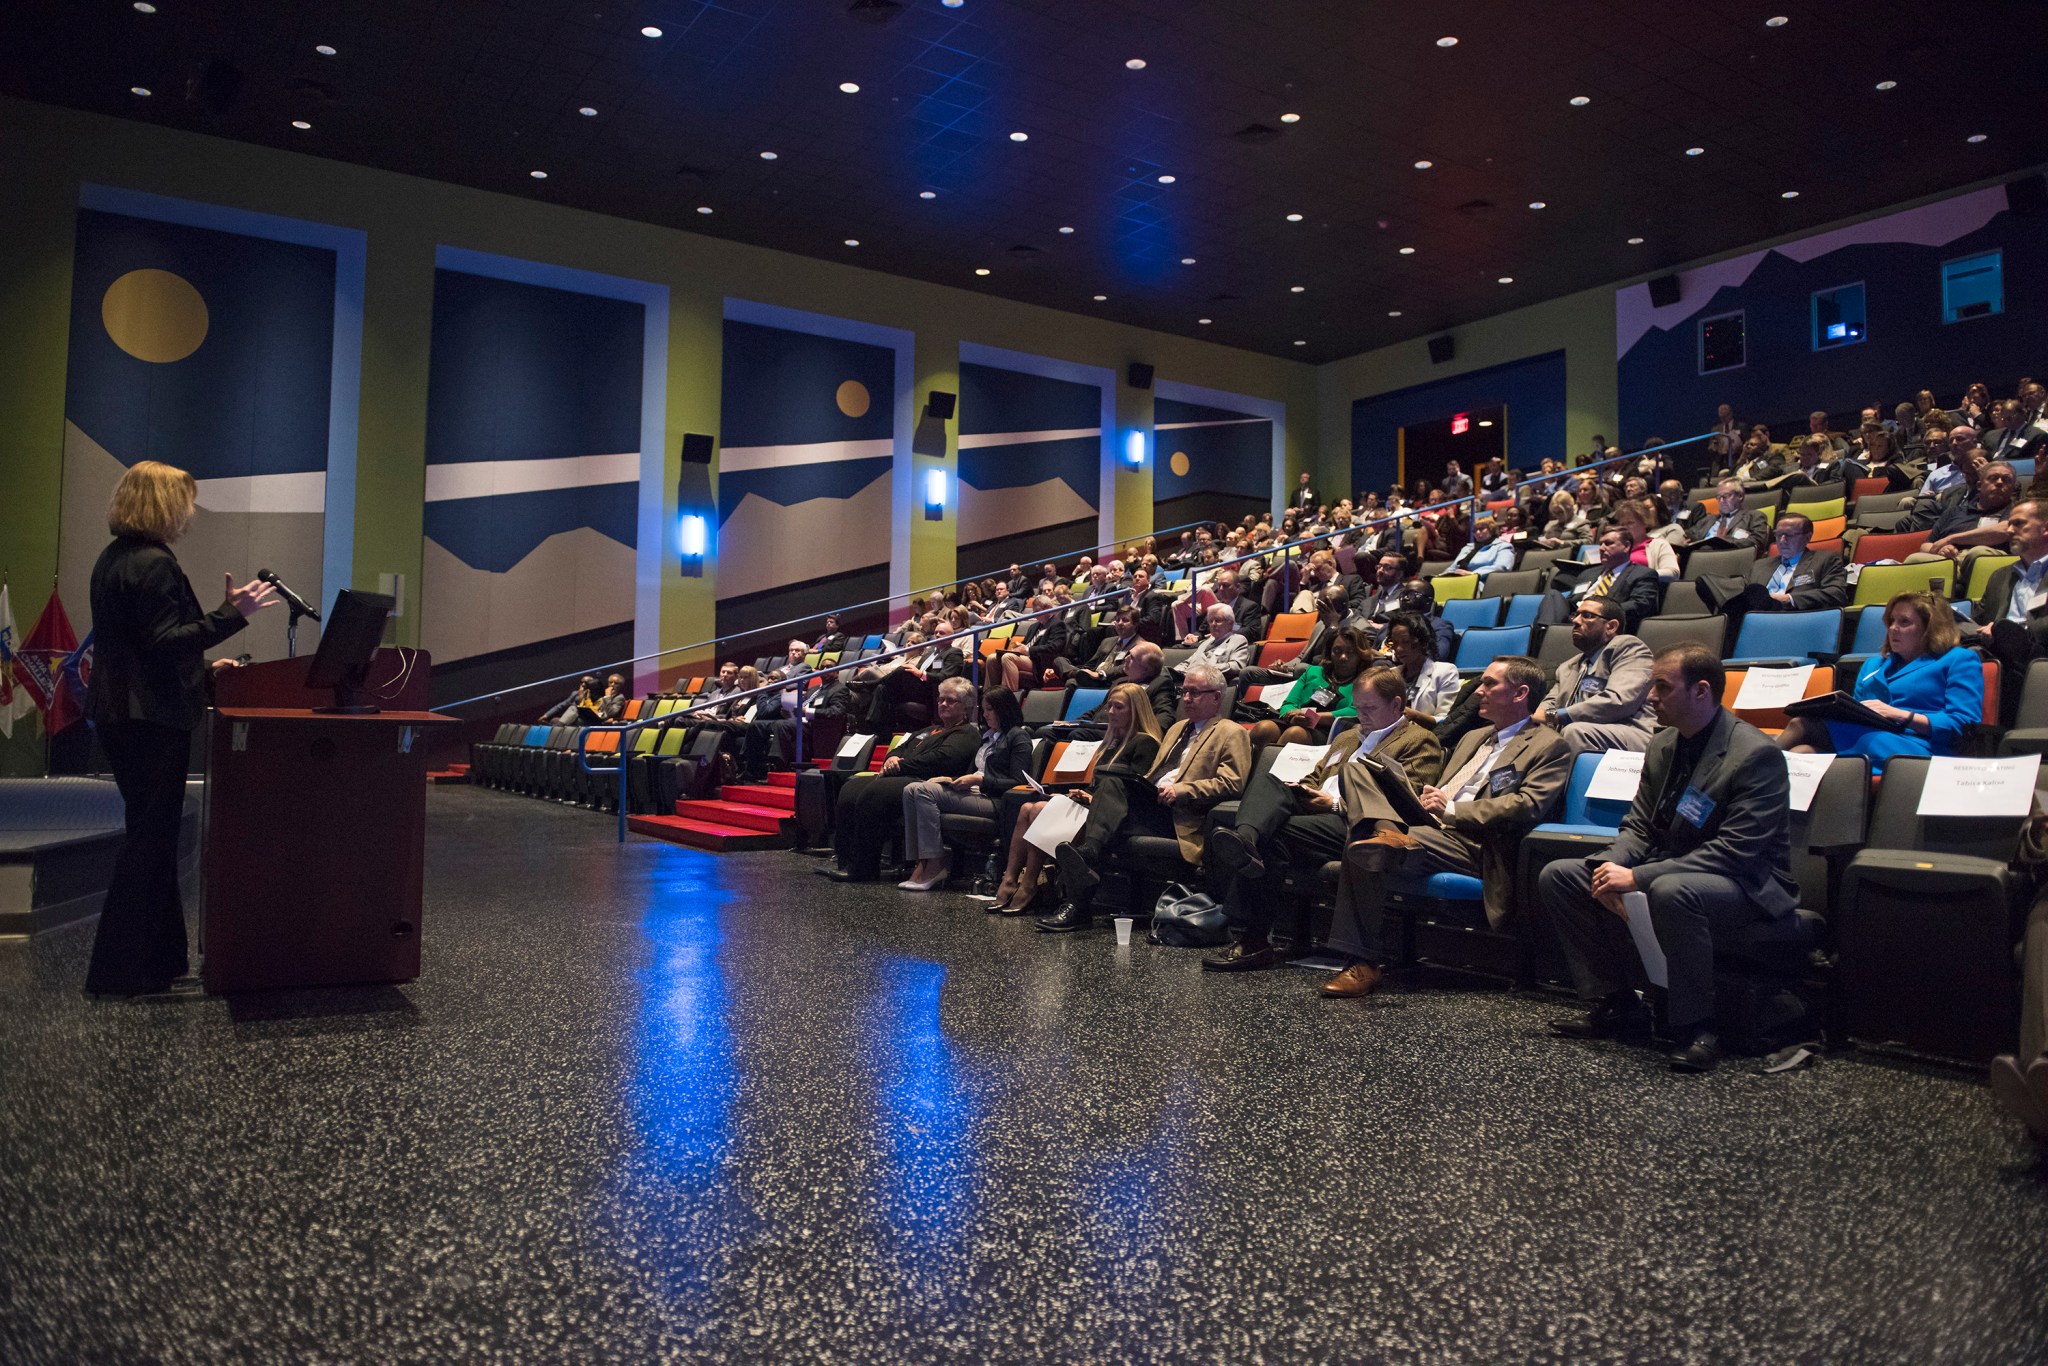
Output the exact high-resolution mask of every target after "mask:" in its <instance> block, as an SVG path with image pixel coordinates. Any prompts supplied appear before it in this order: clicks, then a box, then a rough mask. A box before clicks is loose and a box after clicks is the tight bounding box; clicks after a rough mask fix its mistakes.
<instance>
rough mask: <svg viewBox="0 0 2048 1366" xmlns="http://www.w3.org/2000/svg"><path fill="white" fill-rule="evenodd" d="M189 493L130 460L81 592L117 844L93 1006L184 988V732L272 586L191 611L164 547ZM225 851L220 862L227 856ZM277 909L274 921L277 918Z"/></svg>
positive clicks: (187, 506) (158, 470)
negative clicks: (121, 828)
mask: <svg viewBox="0 0 2048 1366" xmlns="http://www.w3.org/2000/svg"><path fill="white" fill-rule="evenodd" d="M198 489H199V486H198V484H197V482H196V481H194V479H193V478H192V476H191V475H190V474H188V473H186V472H185V471H184V470H181V469H179V468H177V467H176V466H174V465H165V464H160V463H159V462H157V461H154V460H142V461H138V462H137V463H136V464H134V465H132V466H130V467H129V468H128V469H127V470H126V471H125V472H124V473H123V474H122V475H121V479H120V482H119V483H117V484H115V486H114V495H113V498H112V499H111V500H110V502H109V504H108V507H107V529H108V530H109V531H111V532H112V533H113V535H114V539H113V540H112V542H110V543H109V544H108V546H107V548H106V549H105V550H102V551H101V552H100V557H99V559H98V560H97V561H96V562H95V563H94V564H93V568H92V580H91V589H90V594H91V596H90V601H91V603H92V621H93V636H92V640H93V650H94V655H95V664H94V667H93V670H92V675H91V677H90V678H89V679H88V680H87V684H86V714H87V716H88V717H89V718H90V719H91V721H92V723H93V730H94V733H95V734H96V735H97V736H98V738H99V742H100V745H101V747H102V748H103V749H104V750H105V751H106V755H107V761H108V763H109V765H110V766H111V767H112V768H113V770H114V784H115V786H116V787H117V788H119V789H120V793H121V804H122V808H123V811H124V813H125V816H126V820H127V828H128V838H127V841H126V842H125V843H124V844H123V845H122V846H121V852H120V854H119V855H117V856H116V857H115V860H114V867H113V873H112V876H111V878H110V880H109V881H108V884H107V894H106V900H105V902H104V904H103V906H102V908H101V911H100V923H99V932H98V934H97V935H96V936H95V937H94V939H93V945H92V961H91V963H90V964H89V965H88V966H87V968H86V972H85V989H86V991H87V992H88V993H90V994H92V995H95V996H139V995H147V994H150V993H153V992H159V991H165V990H167V989H169V987H170V986H171V984H172V983H173V982H174V981H176V980H177V979H178V978H180V977H183V976H184V975H185V970H186V967H187V966H188V960H187V958H186V944H185V910H184V906H183V904H182V903H181V902H180V900H179V897H178V833H179V830H180V828H181V827H182V825H183V823H184V816H185V770H186V768H187V766H188V765H189V764H190V762H191V756H192V732H193V731H194V730H195V729H197V728H198V726H199V723H200V722H201V721H202V720H204V719H205V716H206V706H207V690H206V684H207V676H208V672H207V671H208V669H209V668H210V667H212V668H232V667H234V666H233V665H231V664H230V665H220V664H216V665H212V666H209V665H208V664H207V662H206V651H208V650H210V649H212V648H213V647H214V646H216V645H218V644H220V643H221V642H222V641H224V640H226V639H227V638H228V637H229V636H232V635H234V634H235V633H236V632H237V631H240V630H241V629H242V627H243V626H244V625H246V624H247V622H248V619H249V618H250V617H253V616H255V615H256V613H257V612H259V611H261V610H262V609H263V608H265V607H268V606H269V605H270V604H271V603H272V602H273V601H274V599H273V598H272V597H271V594H272V593H273V592H274V591H275V590H274V589H273V588H272V587H271V585H270V584H267V583H263V582H260V581H251V582H249V583H246V584H244V585H242V587H240V588H237V587H235V581H234V579H233V577H232V576H227V597H226V599H225V600H224V601H222V603H221V605H220V606H218V607H216V608H214V609H213V610H212V611H211V612H206V611H202V610H201V609H200V606H199V599H198V597H197V595H195V594H194V593H193V591H192V585H191V583H190V582H188V581H187V580H186V578H185V572H184V570H182V569H180V568H179V567H178V557H177V556H176V555H174V554H172V553H171V546H172V544H173V543H175V542H176V541H177V540H178V538H179V537H181V536H183V535H184V534H185V528H186V527H188V526H189V525H191V522H192V515H193V513H194V511H195V510H196V509H197V508H198V496H199V494H198ZM239 853H240V851H239V850H237V851H233V854H231V857H233V856H234V855H235V854H239ZM280 909H283V908H280Z"/></svg>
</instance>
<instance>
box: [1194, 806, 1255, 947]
mask: <svg viewBox="0 0 2048 1366" xmlns="http://www.w3.org/2000/svg"><path fill="white" fill-rule="evenodd" d="M1206 852H1207V854H1208V858H1207V859H1206V860H1205V862H1207V863H1208V864H1209V865H1210V866H1211V867H1214V868H1217V869H1220V870H1221V871H1222V872H1223V874H1224V875H1225V876H1226V877H1227V876H1229V875H1230V874H1232V873H1235V874H1236V875H1237V876H1239V877H1241V878H1245V879H1248V880H1250V881H1253V882H1256V881H1258V880H1259V879H1260V878H1262V877H1264V876H1265V875H1266V862H1265V860H1264V859H1262V858H1260V857H1259V846H1258V845H1257V844H1255V843H1253V842H1252V841H1251V840H1248V839H1246V838H1245V837H1244V836H1243V835H1241V834H1239V833H1238V832H1237V831H1236V830H1227V829H1219V830H1211V831H1210V832H1209V839H1208V842H1207V849H1206ZM1205 966H1206V964H1205Z"/></svg>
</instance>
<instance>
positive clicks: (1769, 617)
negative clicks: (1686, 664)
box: [1727, 607, 1861, 664]
mask: <svg viewBox="0 0 2048 1366" xmlns="http://www.w3.org/2000/svg"><path fill="white" fill-rule="evenodd" d="M1858 625H1859V626H1860V625H1861V623H1860V622H1859V623H1858ZM1841 648H1842V613H1841V611H1840V609H1838V608H1832V607H1830V608H1827V609H1826V610H1824V611H1819V612H1750V613H1747V614H1746V615H1744V617H1743V618H1742V629H1741V631H1739V632H1738V633H1737V634H1736V637H1735V649H1734V650H1733V651H1732V652H1730V654H1729V655H1728V660H1727V662H1728V663H1730V664H1759V663H1762V662H1764V661H1766V660H1774V659H1789V660H1795V661H1801V660H1806V659H1809V658H1811V657H1812V656H1813V655H1815V654H1817V653H1818V654H1827V655H1832V654H1836V653H1839V652H1840V650H1841Z"/></svg>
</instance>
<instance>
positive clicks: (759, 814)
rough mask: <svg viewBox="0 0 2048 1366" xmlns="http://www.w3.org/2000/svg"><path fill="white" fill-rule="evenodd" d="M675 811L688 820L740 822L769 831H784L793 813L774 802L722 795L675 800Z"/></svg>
mask: <svg viewBox="0 0 2048 1366" xmlns="http://www.w3.org/2000/svg"><path fill="white" fill-rule="evenodd" d="M676 814H677V815H678V816H681V817H682V818H683V819H685V820H692V821H706V822H709V823H711V824H713V825H731V826H737V827H739V828H740V829H742V830H758V831H760V832H762V833H763V834H768V835H779V834H781V833H782V824H783V822H784V821H786V820H788V819H790V816H791V812H789V811H779V810H777V809H776V808H774V807H772V806H749V805H748V804H747V803H745V802H729V801H725V800H723V799H713V800H710V801H680V802H677V803H676Z"/></svg>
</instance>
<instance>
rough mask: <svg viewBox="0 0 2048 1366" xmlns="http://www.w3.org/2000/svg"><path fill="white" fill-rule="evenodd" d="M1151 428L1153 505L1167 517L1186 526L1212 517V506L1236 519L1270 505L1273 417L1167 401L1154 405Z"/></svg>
mask: <svg viewBox="0 0 2048 1366" xmlns="http://www.w3.org/2000/svg"><path fill="white" fill-rule="evenodd" d="M1152 430H1153V451H1154V455H1155V468H1154V470H1153V473H1152V503H1153V507H1154V508H1155V509H1159V510H1160V511H1161V512H1162V513H1163V514H1164V515H1168V516H1171V517H1172V518H1173V519H1174V521H1177V522H1185V521H1189V520H1191V519H1193V518H1195V517H1202V516H1205V515H1208V514H1207V513H1206V512H1205V511H1204V510H1203V509H1205V508H1208V507H1214V508H1215V509H1216V513H1215V515H1218V516H1225V515H1230V516H1234V515H1236V513H1238V512H1242V511H1249V510H1252V507H1258V508H1263V507H1267V506H1270V505H1271V503H1272V498H1273V423H1272V420H1271V419H1270V418H1264V417H1257V416H1254V415H1253V414H1250V413H1241V412H1235V411H1232V410H1231V409H1228V408H1218V407H1213V406H1211V405H1208V404H1202V403H1188V402H1184V401H1182V400H1180V399H1172V398H1163V397H1162V398H1158V399H1155V400H1154V401H1153V405H1152ZM1203 495H1208V497H1206V498H1204V497H1203ZM1191 500H1192V501H1191ZM1169 504H1171V505H1172V507H1171V508H1170V509H1169V508H1168V505H1169ZM1244 504H1250V505H1251V506H1250V507H1247V506H1241V505H1244ZM1191 509H1192V510H1191ZM1183 512H1185V513H1187V515H1185V516H1182V515H1180V514H1181V513H1183ZM1160 525H1162V526H1164V525H1168V523H1165V522H1161V523H1160Z"/></svg>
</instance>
